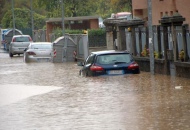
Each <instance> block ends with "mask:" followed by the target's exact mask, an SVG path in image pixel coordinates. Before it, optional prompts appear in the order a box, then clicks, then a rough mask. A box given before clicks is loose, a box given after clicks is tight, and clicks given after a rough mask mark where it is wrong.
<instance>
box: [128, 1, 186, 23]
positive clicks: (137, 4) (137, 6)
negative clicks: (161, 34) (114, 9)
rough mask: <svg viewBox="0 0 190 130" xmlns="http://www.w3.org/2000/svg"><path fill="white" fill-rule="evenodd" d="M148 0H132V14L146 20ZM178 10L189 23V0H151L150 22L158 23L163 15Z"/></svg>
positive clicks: (170, 14) (171, 14) (169, 14)
mask: <svg viewBox="0 0 190 130" xmlns="http://www.w3.org/2000/svg"><path fill="white" fill-rule="evenodd" d="M147 1H148V0H132V2H133V3H132V6H133V15H134V17H139V18H141V19H143V20H145V21H147V20H148V4H147ZM176 11H177V12H178V13H179V14H181V15H182V16H183V17H185V19H186V21H184V24H189V25H190V15H189V12H190V0H152V24H153V25H159V20H160V19H161V18H162V17H163V16H164V15H168V16H173V14H174V13H175V12H176Z"/></svg>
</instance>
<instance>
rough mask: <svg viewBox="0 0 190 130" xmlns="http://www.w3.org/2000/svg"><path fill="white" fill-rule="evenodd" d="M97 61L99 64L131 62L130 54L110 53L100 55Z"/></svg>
mask: <svg viewBox="0 0 190 130" xmlns="http://www.w3.org/2000/svg"><path fill="white" fill-rule="evenodd" d="M96 62H97V63H98V64H120V63H129V62H131V55H130V54H109V55H99V56H98V57H97V60H96Z"/></svg>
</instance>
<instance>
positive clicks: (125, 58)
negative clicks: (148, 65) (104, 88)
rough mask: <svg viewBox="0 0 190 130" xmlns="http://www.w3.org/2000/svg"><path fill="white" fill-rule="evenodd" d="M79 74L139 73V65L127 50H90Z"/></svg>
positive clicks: (80, 64) (81, 64)
mask: <svg viewBox="0 0 190 130" xmlns="http://www.w3.org/2000/svg"><path fill="white" fill-rule="evenodd" d="M78 65H79V66H83V67H82V69H81V70H80V72H79V74H80V75H83V76H100V75H122V74H139V73H140V69H139V65H138V64H137V63H136V62H135V61H134V59H133V57H132V55H131V54H130V53H129V52H128V51H115V50H107V51H97V52H92V53H91V54H90V55H89V56H88V57H87V59H86V60H85V61H84V63H79V64H78Z"/></svg>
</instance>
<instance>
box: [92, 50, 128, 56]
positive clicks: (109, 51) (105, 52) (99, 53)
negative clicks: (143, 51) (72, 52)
mask: <svg viewBox="0 0 190 130" xmlns="http://www.w3.org/2000/svg"><path fill="white" fill-rule="evenodd" d="M91 53H92V54H96V55H101V54H110V53H111V54H114V53H115V54H116V53H129V51H127V50H125V51H118V50H105V51H95V52H91Z"/></svg>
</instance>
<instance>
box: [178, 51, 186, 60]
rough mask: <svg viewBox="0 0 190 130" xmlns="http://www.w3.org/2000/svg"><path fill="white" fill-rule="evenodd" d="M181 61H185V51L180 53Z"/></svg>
mask: <svg viewBox="0 0 190 130" xmlns="http://www.w3.org/2000/svg"><path fill="white" fill-rule="evenodd" d="M179 59H180V60H181V61H184V59H185V53H184V50H183V49H182V50H181V51H180V52H179Z"/></svg>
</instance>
